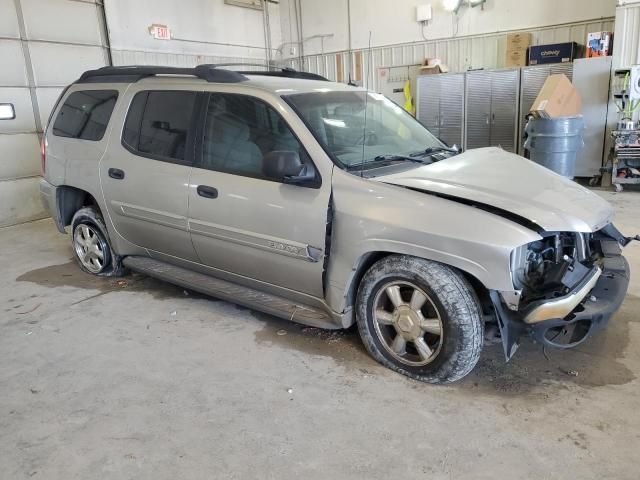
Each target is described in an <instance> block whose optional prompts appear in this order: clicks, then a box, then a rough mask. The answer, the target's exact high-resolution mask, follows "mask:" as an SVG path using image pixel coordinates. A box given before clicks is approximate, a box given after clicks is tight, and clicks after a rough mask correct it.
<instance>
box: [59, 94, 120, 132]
mask: <svg viewBox="0 0 640 480" xmlns="http://www.w3.org/2000/svg"><path fill="white" fill-rule="evenodd" d="M117 99H118V91H117V90H83V91H79V92H73V93H72V94H71V95H69V96H68V97H67V99H66V100H65V101H64V104H63V105H62V107H61V108H60V112H59V113H58V116H57V117H56V120H55V122H54V124H53V134H54V135H56V136H58V137H68V138H79V139H82V140H93V141H98V140H102V137H103V136H104V132H105V131H106V130H107V125H108V124H109V118H111V112H113V107H114V106H115V104H116V100H117Z"/></svg>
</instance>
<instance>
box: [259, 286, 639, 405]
mask: <svg viewBox="0 0 640 480" xmlns="http://www.w3.org/2000/svg"><path fill="white" fill-rule="evenodd" d="M639 308H640V298H637V297H632V296H628V297H627V299H626V301H625V303H624V305H623V306H622V308H621V309H620V311H619V312H618V313H617V314H616V315H615V316H614V318H613V319H612V320H611V323H610V324H609V326H608V328H607V329H605V330H604V331H601V332H599V333H598V334H596V335H594V336H593V337H592V338H590V339H588V340H587V341H585V343H584V344H582V345H580V346H578V347H576V348H574V349H569V350H555V349H553V350H550V349H545V350H544V351H543V349H542V347H541V345H539V344H535V343H533V342H531V341H529V340H528V339H523V340H522V342H521V347H520V349H519V350H518V352H517V353H516V355H515V356H514V358H512V360H511V361H510V362H508V363H507V362H505V359H504V354H503V351H502V345H499V344H498V345H487V346H485V348H484V350H483V352H482V356H481V358H480V361H479V362H478V364H477V365H476V367H475V369H474V370H473V371H472V372H471V373H470V374H469V375H468V376H467V377H466V378H465V379H463V380H462V381H461V382H459V383H457V384H454V385H453V386H452V388H455V389H458V390H462V391H468V392H470V393H480V394H482V393H486V394H493V395H495V394H499V395H504V396H510V395H518V396H520V395H523V394H527V393H531V392H534V391H535V392H537V393H540V394H541V398H547V397H548V396H549V395H551V394H553V393H554V392H557V391H559V390H562V389H563V388H565V387H567V386H568V385H575V386H581V387H585V388H591V387H600V386H605V385H622V384H625V383H628V382H630V381H632V380H634V379H635V378H636V376H635V375H634V374H633V372H632V371H631V370H629V369H628V368H627V367H626V366H625V365H624V363H623V362H622V360H623V357H624V351H625V349H626V347H627V345H628V342H629V324H630V323H631V322H640V320H638V319H636V317H635V315H634V313H633V312H635V311H637V310H638V309H639ZM253 315H254V316H255V317H257V318H258V319H259V320H261V321H263V322H264V323H263V327H262V328H261V329H260V330H259V331H258V332H256V334H255V339H256V342H257V343H258V344H266V345H278V346H280V347H284V348H289V349H294V350H298V351H301V352H304V353H308V354H310V355H320V356H325V357H332V358H333V359H334V360H335V361H336V363H338V364H339V365H341V366H345V367H347V368H349V369H351V370H354V371H360V372H365V373H370V372H371V371H372V370H375V369H376V368H377V366H378V364H377V363H376V362H375V361H374V360H373V359H371V357H369V355H368V354H367V352H366V350H365V349H364V346H363V345H362V342H361V341H360V337H359V335H358V332H357V330H355V329H350V330H346V331H344V330H335V331H331V330H321V329H318V328H312V327H304V326H301V325H297V324H293V323H291V322H287V321H285V320H280V319H278V318H275V317H272V316H270V315H265V314H262V313H256V312H254V313H253ZM407 381H408V382H413V383H414V386H415V388H418V389H420V388H422V387H425V388H430V386H429V385H425V384H420V383H419V382H414V381H412V380H409V379H407Z"/></svg>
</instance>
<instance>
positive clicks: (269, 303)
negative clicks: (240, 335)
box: [122, 256, 342, 329]
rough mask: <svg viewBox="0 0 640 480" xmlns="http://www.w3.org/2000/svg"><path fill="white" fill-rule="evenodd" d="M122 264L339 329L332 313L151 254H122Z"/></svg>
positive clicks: (268, 310) (290, 317)
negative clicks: (168, 261) (148, 255)
mask: <svg viewBox="0 0 640 480" xmlns="http://www.w3.org/2000/svg"><path fill="white" fill-rule="evenodd" d="M122 263H123V264H124V266H125V267H127V268H129V269H131V270H133V271H135V272H139V273H143V274H145V275H148V276H150V277H154V278H157V279H159V280H164V281H166V282H169V283H173V284H175V285H179V286H181V287H183V288H188V289H189V290H194V291H196V292H199V293H203V294H205V295H211V296H212V297H216V298H220V299H222V300H226V301H228V302H230V303H235V304H238V305H242V306H244V307H248V308H253V309H255V310H260V311H261V312H265V313H268V314H271V315H275V316H276V317H280V318H284V319H285V320H291V321H294V322H298V323H302V324H305V325H310V326H312V327H319V328H328V329H337V328H342V327H341V326H340V325H339V324H338V323H337V322H335V321H333V320H332V318H331V316H330V315H329V314H328V313H327V312H325V311H323V310H321V309H318V308H314V307H309V306H306V305H299V304H297V303H294V302H292V301H290V300H287V299H284V298H282V297H278V296H276V295H271V294H269V293H264V292H261V291H259V290H255V289H253V288H249V287H244V286H242V285H238V284H236V283H231V282H228V281H226V280H220V279H219V278H215V277H212V276H210V275H205V274H203V273H198V272H194V271H192V270H187V269H186V268H182V267H178V266H175V265H171V264H169V263H166V262H162V261H160V260H156V259H154V258H150V257H141V256H133V257H125V258H124V260H123V261H122Z"/></svg>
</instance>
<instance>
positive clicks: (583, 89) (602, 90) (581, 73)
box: [573, 57, 612, 177]
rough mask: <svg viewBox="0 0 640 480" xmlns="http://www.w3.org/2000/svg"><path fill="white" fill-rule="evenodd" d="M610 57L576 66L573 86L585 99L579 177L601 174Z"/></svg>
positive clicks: (576, 63)
mask: <svg viewBox="0 0 640 480" xmlns="http://www.w3.org/2000/svg"><path fill="white" fill-rule="evenodd" d="M611 58H612V57H598V58H580V59H577V60H576V61H575V63H574V64H573V65H574V66H573V85H574V87H576V89H577V90H578V92H579V93H580V96H581V97H582V116H583V117H584V126H585V128H584V132H583V138H584V148H583V149H582V150H580V152H579V153H578V158H577V162H576V172H575V175H576V177H591V176H595V175H599V174H600V167H601V166H602V155H603V146H604V144H605V138H606V127H607V114H608V105H609V84H610V81H611Z"/></svg>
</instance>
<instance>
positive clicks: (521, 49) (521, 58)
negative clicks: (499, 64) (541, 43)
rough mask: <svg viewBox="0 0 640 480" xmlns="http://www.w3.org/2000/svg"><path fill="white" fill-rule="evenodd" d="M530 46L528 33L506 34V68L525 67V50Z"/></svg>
mask: <svg viewBox="0 0 640 480" xmlns="http://www.w3.org/2000/svg"><path fill="white" fill-rule="evenodd" d="M529 45H531V34H530V33H529V32H520V33H509V34H507V57H506V66H507V67H526V66H527V50H528V48H529Z"/></svg>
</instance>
